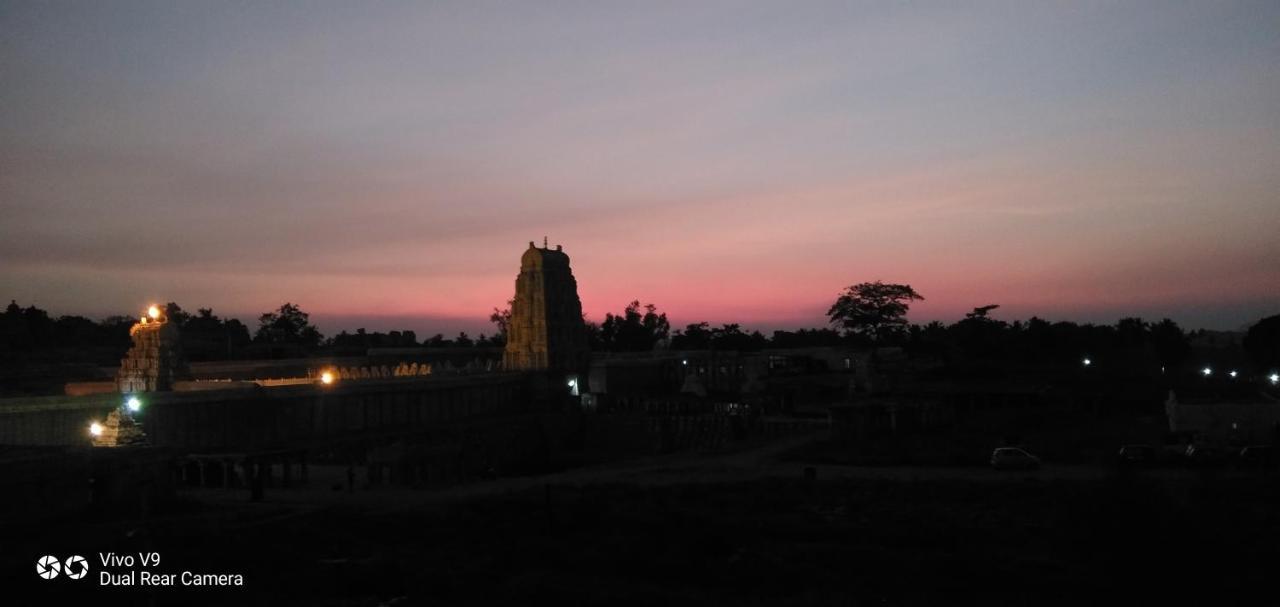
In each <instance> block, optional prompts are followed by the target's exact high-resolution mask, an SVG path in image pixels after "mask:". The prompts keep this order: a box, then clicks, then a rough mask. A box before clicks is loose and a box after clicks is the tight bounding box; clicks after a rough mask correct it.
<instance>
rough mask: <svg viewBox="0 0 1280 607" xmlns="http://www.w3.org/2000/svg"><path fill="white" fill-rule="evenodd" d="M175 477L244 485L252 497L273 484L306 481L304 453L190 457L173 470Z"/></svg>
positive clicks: (217, 484)
mask: <svg viewBox="0 0 1280 607" xmlns="http://www.w3.org/2000/svg"><path fill="white" fill-rule="evenodd" d="M177 475H178V481H179V482H180V483H182V484H184V485H187V486H192V487H212V488H230V489H240V488H248V489H249V492H250V497H251V499H253V500H255V501H256V500H261V499H262V497H263V494H264V493H265V491H266V489H267V488H269V487H274V486H276V485H277V484H278V485H279V486H281V487H289V486H291V485H293V484H294V483H297V482H301V483H304V484H305V483H306V482H307V481H308V469H307V457H306V454H305V453H296V454H272V455H259V456H240V455H237V456H226V457H207V456H202V457H192V458H188V459H187V460H186V461H185V462H184V463H183V464H182V465H181V466H179V467H178V470H177Z"/></svg>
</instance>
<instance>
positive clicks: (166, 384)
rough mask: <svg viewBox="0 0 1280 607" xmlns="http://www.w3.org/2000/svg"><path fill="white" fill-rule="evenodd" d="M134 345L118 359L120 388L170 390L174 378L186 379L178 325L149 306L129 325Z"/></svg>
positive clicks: (125, 392)
mask: <svg viewBox="0 0 1280 607" xmlns="http://www.w3.org/2000/svg"><path fill="white" fill-rule="evenodd" d="M129 337H130V339H132V340H133V347H132V348H129V352H128V353H127V354H125V356H124V358H123V359H121V360H120V371H119V372H117V373H116V386H117V387H118V388H119V389H120V392H122V393H124V394H129V393H132V392H157V391H164V390H172V389H173V382H174V381H175V380H178V379H186V375H187V364H186V359H185V358H184V357H183V355H182V341H181V336H180V335H179V334H178V327H177V326H176V325H174V324H173V323H171V322H168V318H166V317H165V316H164V313H163V311H162V310H160V309H159V308H157V307H156V306H151V309H150V310H148V312H147V315H146V316H143V317H142V318H141V319H140V320H139V321H138V322H136V323H134V325H133V327H132V328H130V329H129Z"/></svg>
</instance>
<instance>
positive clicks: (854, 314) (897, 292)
mask: <svg viewBox="0 0 1280 607" xmlns="http://www.w3.org/2000/svg"><path fill="white" fill-rule="evenodd" d="M923 300H924V297H922V296H921V295H920V294H919V293H916V291H915V289H912V288H911V286H910V285H899V284H886V283H883V282H880V281H878V280H877V281H876V282H864V283H860V284H856V285H853V286H851V287H849V288H847V289H845V291H844V292H843V293H841V294H840V296H839V297H837V298H836V301H835V303H834V304H832V305H831V309H830V310H827V316H828V317H830V318H831V324H833V325H837V326H839V327H842V328H843V329H844V330H845V331H846V332H847V333H850V334H853V335H856V336H859V337H862V338H864V339H868V340H870V341H872V342H874V343H884V342H885V341H887V340H889V339H891V338H893V337H894V336H896V335H898V334H899V333H900V332H901V331H902V329H903V328H904V327H906V325H907V319H906V316H907V310H908V309H909V308H910V303H911V302H912V301H923Z"/></svg>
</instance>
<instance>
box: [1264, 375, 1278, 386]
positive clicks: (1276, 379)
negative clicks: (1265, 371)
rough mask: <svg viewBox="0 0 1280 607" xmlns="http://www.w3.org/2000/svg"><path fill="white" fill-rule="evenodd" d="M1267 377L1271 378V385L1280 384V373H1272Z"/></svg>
mask: <svg viewBox="0 0 1280 607" xmlns="http://www.w3.org/2000/svg"><path fill="white" fill-rule="evenodd" d="M1267 379H1269V380H1271V385H1273V386H1274V385H1276V384H1280V373H1272V374H1271V375H1270V376H1269V377H1267Z"/></svg>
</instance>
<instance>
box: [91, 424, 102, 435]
mask: <svg viewBox="0 0 1280 607" xmlns="http://www.w3.org/2000/svg"><path fill="white" fill-rule="evenodd" d="M89 434H92V435H94V436H102V424H99V423H98V422H93V423H92V424H89Z"/></svg>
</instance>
